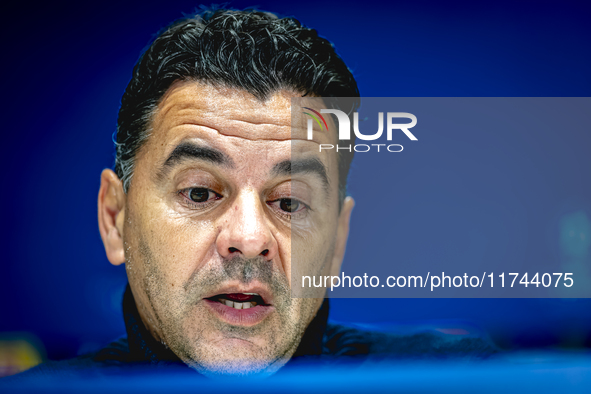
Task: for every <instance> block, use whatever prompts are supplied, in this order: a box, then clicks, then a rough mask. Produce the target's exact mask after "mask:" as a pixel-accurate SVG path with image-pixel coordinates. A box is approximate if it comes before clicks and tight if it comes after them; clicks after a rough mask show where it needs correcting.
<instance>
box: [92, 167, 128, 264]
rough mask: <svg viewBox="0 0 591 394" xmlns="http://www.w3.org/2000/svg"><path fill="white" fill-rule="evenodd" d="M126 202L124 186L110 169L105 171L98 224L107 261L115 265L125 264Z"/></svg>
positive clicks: (100, 193) (102, 174)
mask: <svg viewBox="0 0 591 394" xmlns="http://www.w3.org/2000/svg"><path fill="white" fill-rule="evenodd" d="M125 200H126V196H125V193H124V191H123V184H122V183H121V181H120V180H119V178H118V177H117V175H116V174H115V173H114V172H113V171H111V170H109V169H105V170H103V172H102V173H101V188H100V190H99V195H98V222H99V231H100V233H101V238H102V240H103V244H104V245H105V252H106V253H107V259H109V261H110V262H111V264H113V265H119V264H123V263H125V249H124V247H123V223H125Z"/></svg>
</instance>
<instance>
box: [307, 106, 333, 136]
mask: <svg viewBox="0 0 591 394" xmlns="http://www.w3.org/2000/svg"><path fill="white" fill-rule="evenodd" d="M302 108H304V109H307V110H308V111H311V112H314V114H316V115H318V116H319V117H320V119H322V123H324V127H322V123H320V119H318V117H316V116H315V115H314V114H311V113H308V112H306V111H304V113H305V114H306V115H308V116H311V117H312V118H313V119H314V120H315V121H316V123H318V126H320V130H322V131H324V129H325V128H326V130H328V126H327V124H326V120H324V117H323V116H322V115H320V112H318V111H315V110H313V109H312V108H308V107H302Z"/></svg>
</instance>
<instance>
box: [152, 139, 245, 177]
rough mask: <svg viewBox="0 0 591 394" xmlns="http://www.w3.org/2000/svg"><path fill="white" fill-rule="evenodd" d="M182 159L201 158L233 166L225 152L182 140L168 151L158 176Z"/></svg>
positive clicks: (163, 174)
mask: <svg viewBox="0 0 591 394" xmlns="http://www.w3.org/2000/svg"><path fill="white" fill-rule="evenodd" d="M184 160H202V161H206V162H209V163H212V164H217V165H221V166H225V167H234V163H233V161H232V159H230V157H229V156H228V155H226V154H225V153H223V152H221V151H219V150H217V149H213V148H209V147H206V146H201V145H198V144H196V143H194V142H188V141H186V142H182V143H180V144H179V145H177V146H176V147H175V148H174V150H173V151H172V152H171V153H170V155H169V156H168V158H167V159H166V161H165V162H164V164H162V167H161V169H160V174H159V175H160V176H165V175H166V174H167V173H168V172H169V171H170V170H171V169H172V168H173V167H174V166H175V165H177V164H179V163H181V162H183V161H184Z"/></svg>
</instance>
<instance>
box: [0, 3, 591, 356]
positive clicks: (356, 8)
mask: <svg viewBox="0 0 591 394" xmlns="http://www.w3.org/2000/svg"><path fill="white" fill-rule="evenodd" d="M252 5H257V6H259V8H261V9H267V10H270V11H274V12H278V13H280V14H283V15H288V16H289V15H293V16H296V17H297V18H298V19H299V20H300V21H302V22H303V23H304V24H306V25H308V26H310V27H314V28H316V29H317V30H318V31H319V33H320V34H321V35H323V36H325V37H327V38H328V39H330V40H331V41H332V42H334V44H335V46H336V48H337V51H338V53H339V54H340V55H341V56H342V57H343V58H344V60H345V62H346V63H347V64H348V65H349V67H350V68H351V69H352V70H353V72H354V75H355V76H356V78H357V81H358V83H359V87H360V91H361V94H362V95H363V96H367V97H371V96H383V97H388V96H466V97H470V96H501V97H503V96H533V97H535V96H540V97H543V96H590V95H591V73H590V70H591V50H590V49H591V48H590V47H591V24H589V15H590V13H589V11H590V8H589V7H588V6H587V5H585V3H584V2H572V1H561V2H556V1H540V0H537V1H533V0H532V1H510V2H507V1H494V2H493V1H490V2H456V1H445V2H438V1H405V2H402V1H401V2H397V1H394V2H388V3H386V2H380V1H375V0H366V1H363V2H359V3H358V2H353V1H338V2H336V1H332V2H319V1H308V0H300V1H297V2H270V1H257V2H256V3H253V2H250V1H249V2H246V1H234V2H231V3H230V6H233V7H236V8H244V7H247V6H252ZM196 6H198V3H196V2H191V1H174V0H170V1H166V2H161V1H151V0H143V1H132V2H100V3H83V2H71V3H70V4H66V3H60V4H51V3H49V2H40V3H39V4H35V3H33V2H21V3H19V4H12V6H11V7H12V8H11V9H8V8H6V7H7V6H6V5H3V6H2V7H3V8H5V9H4V11H3V12H2V14H3V15H4V16H5V19H6V20H5V21H4V22H3V24H2V27H1V28H2V41H1V45H2V53H3V55H2V57H3V61H2V64H1V66H0V67H1V69H2V76H3V86H4V92H5V93H4V94H3V95H2V97H1V100H2V107H1V108H2V111H3V116H2V131H1V132H2V146H3V147H4V148H3V154H2V155H1V158H0V160H1V161H2V162H1V167H0V168H2V169H3V171H4V172H3V176H4V181H3V182H2V193H1V194H0V196H1V197H0V198H1V206H2V208H3V209H2V212H1V214H0V215H1V218H2V230H1V231H2V237H1V238H0V239H1V240H2V241H1V242H2V245H1V246H2V251H3V255H2V260H1V270H0V297H1V298H0V299H1V300H2V302H1V304H0V305H1V306H0V333H2V332H17V331H18V332H29V333H32V334H34V335H36V336H37V337H38V338H39V339H40V340H41V341H42V343H43V344H44V346H45V347H46V349H47V355H48V357H49V358H53V359H60V358H66V357H71V356H73V355H76V354H78V353H81V352H85V351H88V350H92V349H94V348H96V347H98V346H101V345H103V344H104V343H107V342H109V341H110V340H111V339H113V338H115V337H117V336H119V335H121V334H123V333H124V326H123V321H122V317H121V306H120V304H121V296H122V292H123V288H124V285H125V283H126V277H125V270H124V268H123V267H113V266H111V265H110V264H109V263H108V261H107V259H106V257H105V254H104V250H103V246H102V243H101V240H100V236H99V233H98V226H97V219H96V216H97V214H96V196H97V192H98V187H99V176H100V172H101V170H102V169H103V168H105V167H110V166H112V165H113V152H114V150H113V143H112V134H113V132H114V130H115V124H116V118H117V111H118V107H119V102H120V99H121V95H122V94H123V91H124V89H125V86H126V84H127V82H128V80H129V78H130V75H131V70H132V68H133V65H134V64H135V62H136V60H137V59H138V56H139V54H140V52H141V51H142V49H143V48H144V47H145V46H146V45H147V43H148V42H149V40H150V39H151V38H152V36H153V34H154V33H155V32H156V31H157V30H158V29H160V28H161V27H164V26H165V25H166V24H168V23H169V22H171V21H172V20H174V19H176V18H178V17H180V16H182V13H183V12H185V13H190V12H192V11H193V10H194V9H195V7H196ZM581 142H583V144H582V145H581V146H579V147H578V148H579V150H580V149H585V148H584V147H585V146H586V149H589V148H591V139H590V138H589V137H588V136H587V137H586V139H585V138H582V139H581V140H580V142H579V143H581ZM585 142H586V143H587V144H584V143H585ZM567 148H568V147H567ZM570 156H571V152H570V151H569V150H568V149H561V150H558V151H555V152H553V153H552V155H548V157H547V160H549V161H552V162H553V163H554V164H555V166H552V165H548V166H545V167H544V168H543V171H546V172H547V174H544V173H541V174H540V177H541V178H540V179H542V180H541V181H540V182H541V183H543V182H544V179H547V182H546V184H545V186H544V188H543V189H540V188H536V187H532V188H531V189H522V191H523V190H529V191H530V193H529V195H528V194H527V193H525V194H523V193H522V194H520V195H519V198H516V200H515V206H514V207H507V209H506V212H508V214H507V215H511V212H515V211H518V212H520V215H519V217H517V218H516V217H512V221H513V222H515V221H517V222H518V225H519V226H520V227H519V228H520V229H522V230H523V231H522V232H521V233H520V234H521V235H520V236H519V237H517V238H516V239H514V240H513V243H512V244H511V245H510V247H506V248H505V249H503V250H502V253H499V256H500V258H502V256H503V253H521V254H522V255H523V258H538V257H540V256H548V255H551V256H555V258H560V242H561V241H560V228H561V227H560V226H561V223H564V222H565V221H566V222H569V221H571V222H572V223H574V224H572V225H573V226H575V227H576V228H577V229H581V230H580V231H582V232H583V233H585V231H586V234H587V235H589V226H588V219H589V218H590V217H591V212H590V211H589V207H590V206H591V190H590V185H591V178H590V177H589V175H590V172H591V159H587V160H586V161H585V160H582V161H583V162H581V161H580V160H579V161H576V162H574V163H573V162H572V161H569V158H570ZM448 160H449V161H448V162H445V163H441V162H439V163H433V162H431V163H422V164H421V163H413V165H417V166H421V165H422V166H424V167H422V172H421V173H422V174H425V173H427V174H428V173H429V171H428V168H436V167H438V166H450V167H449V168H453V167H454V166H455V165H457V162H456V161H455V160H459V159H457V158H455V157H454V156H453V155H451V156H450V157H449V158H448ZM363 165H364V163H363V161H359V162H357V163H355V164H354V167H353V169H352V172H351V178H350V191H351V192H352V193H353V195H354V196H355V198H356V200H357V206H356V208H355V211H354V216H353V225H352V231H351V235H350V243H349V248H348V251H347V256H346V261H345V266H346V264H347V261H355V260H356V259H362V258H363V256H364V253H365V252H364V251H365V250H366V248H374V247H375V248H384V253H389V252H388V248H394V249H395V250H396V251H397V252H399V253H400V254H401V255H406V256H408V255H412V254H413V251H417V250H421V248H423V247H424V245H425V243H428V244H429V245H431V247H433V248H435V249H437V248H440V247H443V246H444V245H446V244H448V243H449V242H452V240H453V239H456V238H457V234H458V233H459V232H465V231H466V230H465V229H462V228H455V227H454V225H453V223H452V224H449V225H448V226H435V228H436V229H437V232H436V234H434V233H433V231H431V232H430V233H429V234H430V237H429V238H428V239H426V240H425V239H418V238H417V237H416V234H417V231H418V230H417V229H416V226H415V221H416V220H415V219H416V217H413V215H411V214H409V213H408V211H405V208H404V207H405V202H409V201H413V204H415V207H420V206H421V205H424V206H427V205H429V204H430V203H432V202H433V200H434V199H439V200H438V201H437V204H438V205H443V206H445V204H446V200H445V199H447V198H450V199H451V198H453V195H454V194H458V193H460V194H461V193H469V192H470V190H471V188H472V187H473V185H471V184H463V183H461V182H458V183H454V184H450V185H447V186H445V185H443V186H441V185H438V187H444V188H445V187H449V188H452V187H453V188H454V192H453V193H445V192H444V193H441V195H433V194H431V193H429V190H428V188H417V190H415V191H413V190H408V189H407V190H404V191H400V190H397V189H396V182H395V180H396V179H402V180H403V181H404V180H405V179H406V181H407V183H408V181H409V179H410V178H409V177H412V176H413V173H412V171H401V170H398V171H395V172H393V175H392V177H393V179H392V182H390V183H389V185H390V189H389V190H385V191H384V190H383V186H382V189H380V193H382V192H386V193H387V192H389V193H392V195H393V196H395V197H396V198H395V199H394V200H395V201H394V202H393V203H392V205H390V206H382V207H376V206H375V205H376V204H375V202H374V195H373V194H372V191H370V190H367V187H366V186H365V185H366V184H367V182H370V184H371V179H368V178H367V177H368V176H369V177H371V176H372V175H373V176H375V182H378V183H381V184H383V183H384V178H383V176H384V174H383V173H382V172H379V173H378V172H376V171H373V172H372V171H371V170H368V169H367V168H364V167H363ZM415 169H416V168H415ZM437 174H438V172H437V171H434V172H433V177H434V179H435V178H436V177H437ZM362 175H363V176H362ZM505 176H506V177H509V180H508V182H507V184H511V183H515V182H517V181H518V178H511V177H519V176H520V175H519V174H511V173H507V174H506V175H505ZM394 177H395V178H394ZM404 177H407V178H404ZM434 179H421V180H417V181H416V182H417V183H416V184H417V185H419V184H424V185H428V184H429V182H432V181H433V180H434ZM486 181H487V180H486V179H483V180H482V182H486ZM540 190H542V192H540ZM444 191H445V190H444ZM442 198H443V199H444V200H441V199H442ZM474 204H475V205H474V206H473V207H472V209H482V210H485V209H487V202H486V201H484V200H483V201H479V200H475V201H474ZM478 204H482V205H480V207H479V205H478ZM379 208H381V209H382V211H380V209H379ZM380 212H382V213H380ZM380 214H384V215H391V217H392V218H395V220H396V226H394V227H390V226H387V225H384V227H383V228H373V229H372V233H373V234H378V236H377V237H370V236H369V235H371V234H369V233H368V229H367V226H365V225H364V226H360V225H358V226H355V223H363V221H362V220H361V219H360V218H362V217H364V216H365V217H369V218H371V217H375V215H380ZM372 215H373V216H372ZM577 215H578V216H577ZM423 219H424V218H423ZM505 219H508V217H507V218H504V217H500V218H499V220H500V221H502V220H505ZM426 222H428V220H427V221H426ZM460 222H461V221H460ZM383 223H388V222H387V221H383ZM569 223H570V222H569ZM585 223H587V224H585ZM567 225H568V223H567ZM585 226H587V227H585ZM405 229H413V231H405ZM485 236H486V237H487V238H486V241H487V244H488V245H489V248H490V247H491V245H492V247H493V248H494V245H496V244H498V243H502V242H504V239H496V238H495V237H499V235H498V233H492V232H491V233H490V234H486V233H485ZM388 239H389V240H390V241H389V242H390V243H389V244H386V245H384V242H387V240H388ZM587 246H588V244H587ZM386 247H387V248H386ZM583 249H584V248H583ZM588 249H589V248H588V247H587V248H586V249H584V252H585V253H588ZM489 250H490V249H489ZM458 255H459V256H466V258H468V257H469V256H468V254H461V253H459V254H458ZM384 256H386V254H384ZM583 258H587V259H588V255H587V254H584V256H583ZM587 261H588V260H587ZM331 302H332V312H331V313H332V318H333V319H335V320H338V321H342V322H361V323H367V324H370V323H371V324H373V323H381V324H386V323H388V324H391V323H397V324H402V325H414V324H417V325H420V324H422V323H424V322H428V321H433V320H442V321H452V322H458V324H460V325H461V324H464V323H465V324H473V325H476V326H479V327H481V328H482V329H484V330H486V331H488V332H489V334H490V335H491V336H492V338H493V339H494V340H495V341H496V342H497V344H499V345H500V346H503V347H506V348H513V349H515V348H527V347H545V346H566V347H584V346H587V347H589V346H591V334H590V333H591V313H590V311H591V300H590V299H569V300H561V299H552V300H549V299H514V300H513V299H420V300H417V299H396V300H392V299H385V300H367V299H360V300H343V299H335V300H332V301H331ZM462 322H463V323H462Z"/></svg>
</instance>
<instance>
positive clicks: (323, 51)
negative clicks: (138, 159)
mask: <svg viewBox="0 0 591 394" xmlns="http://www.w3.org/2000/svg"><path fill="white" fill-rule="evenodd" d="M178 80H201V81H205V82H209V83H214V84H219V85H223V86H227V87H232V88H239V89H243V90H245V91H247V92H249V93H251V94H252V95H254V96H255V97H257V98H258V99H260V100H264V99H265V98H267V97H268V96H269V95H270V94H272V93H273V92H275V91H278V90H281V89H288V90H295V91H298V92H303V93H304V95H314V96H319V97H359V90H358V88H357V83H356V82H355V79H354V78H353V75H352V74H351V71H349V69H348V68H347V66H346V65H345V63H344V62H343V60H342V59H341V58H340V57H339V56H338V55H337V54H336V52H335V50H334V47H333V46H332V44H331V43H330V42H329V41H327V40H326V39H324V38H321V37H319V36H318V34H317V32H316V31H315V30H313V29H309V28H306V27H303V26H302V25H301V23H300V22H299V21H297V20H296V19H294V18H279V17H278V16H277V15H275V14H272V13H269V12H262V11H258V10H253V9H248V10H244V11H236V10H225V9H217V10H205V11H202V12H200V13H198V14H196V15H193V16H191V17H186V18H182V19H179V20H177V21H175V22H173V23H172V24H171V25H170V26H168V27H166V28H165V29H163V30H162V31H161V32H160V33H159V34H158V35H157V36H156V38H155V39H154V41H153V42H152V43H151V45H150V46H149V47H148V48H147V49H146V50H145V52H144V53H143V54H142V56H141V57H140V59H139V61H138V62H137V64H136V65H135V67H134V70H133V75H132V78H131V81H130V82H129V84H128V85H127V88H126V89H125V93H124V94H123V97H122V99H121V108H120V110H119V117H118V121H117V140H116V149H117V151H116V158H115V171H116V173H117V175H118V176H119V178H120V179H121V181H122V182H123V188H124V190H125V192H127V191H128V190H129V186H130V183H131V179H132V176H133V170H134V159H135V156H136V154H137V152H138V150H139V149H140V147H141V146H142V144H143V143H144V142H145V141H146V140H147V138H148V136H149V135H150V121H151V118H152V114H153V113H154V111H155V109H156V107H157V105H158V103H159V101H160V99H161V98H162V96H163V95H164V93H165V92H166V91H167V90H168V88H169V87H170V86H171V85H172V83H173V82H175V81H178ZM352 159H353V152H347V151H342V152H339V158H338V160H339V196H340V202H342V200H343V199H344V197H345V195H346V185H347V174H348V172H349V167H350V164H351V160H352Z"/></svg>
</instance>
